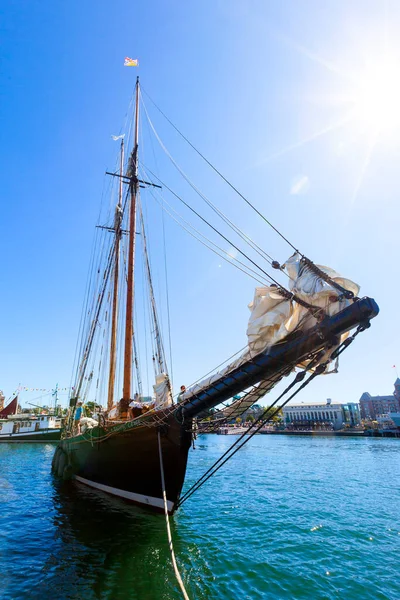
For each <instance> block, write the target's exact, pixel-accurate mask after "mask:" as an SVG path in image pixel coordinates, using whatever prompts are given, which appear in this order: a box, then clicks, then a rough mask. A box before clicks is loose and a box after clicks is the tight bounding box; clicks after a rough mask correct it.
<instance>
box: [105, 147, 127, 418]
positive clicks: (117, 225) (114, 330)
mask: <svg viewBox="0 0 400 600" xmlns="http://www.w3.org/2000/svg"><path fill="white" fill-rule="evenodd" d="M119 174H120V178H119V194H118V204H117V206H116V209H115V221H114V230H115V263H114V285H113V301H112V317H111V343H110V374H109V378H108V400H107V410H108V411H110V410H111V408H112V405H113V403H114V386H115V371H116V366H117V334H118V316H117V315H118V283H119V256H120V245H121V223H122V186H123V180H122V177H123V174H124V139H123V138H122V140H121V158H120V169H119Z"/></svg>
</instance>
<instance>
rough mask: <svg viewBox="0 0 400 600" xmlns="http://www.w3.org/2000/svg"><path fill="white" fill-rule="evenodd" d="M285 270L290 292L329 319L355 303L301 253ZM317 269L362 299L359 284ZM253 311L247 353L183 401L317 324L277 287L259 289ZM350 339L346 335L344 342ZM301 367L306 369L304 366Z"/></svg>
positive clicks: (287, 264)
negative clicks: (283, 296)
mask: <svg viewBox="0 0 400 600" xmlns="http://www.w3.org/2000/svg"><path fill="white" fill-rule="evenodd" d="M283 266H284V268H285V270H286V273H287V274H288V276H289V289H290V291H291V292H293V294H296V296H298V297H299V298H300V299H301V300H304V301H306V302H307V303H308V304H311V305H312V306H314V307H316V308H323V309H324V311H325V313H326V314H327V315H329V316H333V315H334V314H336V313H338V312H340V311H341V310H343V309H344V308H346V306H348V305H349V304H350V303H351V300H348V299H346V298H344V297H343V295H342V293H341V291H340V290H338V289H336V288H335V287H334V286H332V285H331V284H329V283H327V282H325V281H324V280H323V279H322V278H321V277H320V276H319V275H318V274H317V273H315V272H314V271H313V270H312V269H311V268H310V267H309V266H307V265H306V264H304V262H301V256H300V255H299V254H298V253H295V254H293V255H292V256H291V257H290V258H289V259H288V260H287V261H286V263H285V265H283ZM316 266H317V267H318V268H319V269H320V270H321V271H324V272H325V273H326V274H327V275H329V277H330V278H331V279H332V280H333V281H334V282H335V283H337V284H339V285H340V286H342V287H343V288H345V289H346V290H349V291H351V292H353V294H354V296H357V295H358V293H359V291H360V288H359V286H358V285H357V284H356V283H354V282H353V281H351V280H350V279H346V278H344V277H342V276H341V275H339V274H338V273H336V271H334V270H333V269H330V268H329V267H325V266H322V265H316ZM249 309H250V313H251V314H250V317H249V322H248V327H247V340H248V347H247V349H246V350H245V351H244V352H243V354H241V355H240V356H239V358H237V359H236V360H235V361H233V362H231V363H229V364H228V365H227V366H226V367H225V368H224V369H222V370H221V371H218V372H217V373H214V374H213V375H212V376H211V377H207V378H206V379H204V380H203V381H201V382H200V383H198V384H196V385H194V386H192V387H190V388H189V389H188V390H187V392H186V393H185V394H184V395H183V396H181V398H182V399H183V400H186V399H188V398H190V397H191V396H192V395H193V394H196V393H198V392H200V391H201V390H202V389H204V388H206V387H209V386H210V385H211V384H212V383H214V382H215V381H217V380H218V379H220V378H221V377H222V376H223V375H226V374H227V373H229V372H230V371H233V370H234V369H236V368H238V367H239V366H240V365H242V364H243V363H245V362H246V361H248V360H249V359H250V358H252V357H254V356H255V355H256V354H259V353H260V352H265V351H266V350H267V349H268V348H269V347H270V346H273V345H274V344H276V343H278V342H280V341H282V340H284V339H285V338H286V337H287V336H288V335H289V334H290V333H292V332H293V331H294V330H295V329H296V328H300V329H301V330H302V331H306V330H307V329H310V328H311V327H313V326H314V325H315V324H316V322H317V321H316V318H315V317H314V316H313V315H312V314H311V313H310V311H309V310H308V309H307V308H306V307H304V306H301V305H300V304H298V303H297V302H296V301H294V300H289V299H286V298H282V296H281V295H280V294H279V291H278V287H277V286H276V285H271V286H265V287H258V288H256V289H255V293H254V298H253V301H252V302H251V303H250V304H249ZM347 335H348V334H345V336H343V339H344V337H347ZM332 351H333V348H331V349H330V350H329V351H328V354H330V353H332ZM326 358H327V356H326V357H324V360H325V359H326ZM299 366H304V363H303V364H302V365H299ZM266 391H268V390H266Z"/></svg>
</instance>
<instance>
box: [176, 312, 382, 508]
mask: <svg viewBox="0 0 400 600" xmlns="http://www.w3.org/2000/svg"><path fill="white" fill-rule="evenodd" d="M369 327H370V322H369V321H367V322H365V323H361V324H360V325H359V326H358V327H357V329H356V331H355V332H354V333H353V335H352V336H350V337H349V338H347V339H346V340H344V341H343V342H342V343H341V344H340V345H339V346H338V347H337V348H336V350H334V352H332V354H331V356H330V357H329V359H328V360H327V361H326V362H324V363H321V364H318V362H319V360H321V358H322V357H323V355H324V353H325V351H324V350H320V351H318V352H317V354H316V356H315V357H314V359H312V361H311V362H310V363H309V364H308V365H307V367H306V368H305V369H304V370H303V371H301V372H299V373H297V375H296V377H295V379H294V381H292V383H291V384H289V386H288V387H287V388H286V389H285V390H284V391H283V392H282V394H281V395H280V396H279V397H278V398H277V399H276V400H275V401H274V402H273V403H272V405H271V406H269V407H268V408H267V409H266V410H265V411H264V413H262V415H260V417H258V418H257V419H256V421H254V423H252V425H251V426H250V427H249V429H248V431H250V430H251V429H254V431H252V433H251V434H248V433H247V432H246V433H244V434H242V435H241V436H240V437H239V438H238V439H237V440H236V442H234V444H232V446H230V447H229V448H228V450H227V451H226V452H225V453H224V454H223V455H222V456H221V457H220V458H219V459H217V460H216V461H215V463H214V464H213V465H212V466H211V467H210V468H209V469H208V470H207V471H206V472H205V473H204V474H203V475H202V476H201V477H200V478H199V479H198V480H197V482H195V483H194V484H193V485H192V486H191V487H190V488H189V490H187V492H185V494H184V495H183V496H182V498H180V500H179V501H178V504H177V506H181V504H183V502H185V501H186V500H187V499H188V498H189V497H190V496H192V494H194V492H196V491H197V490H198V489H199V488H200V487H201V486H202V485H203V484H204V483H205V482H206V481H207V480H208V479H210V477H212V475H215V473H216V472H217V471H218V470H219V469H220V468H221V467H222V466H223V465H224V464H225V463H226V462H227V461H228V460H229V459H230V458H232V457H233V456H234V454H236V452H238V451H239V450H240V449H241V448H242V447H243V446H244V445H245V444H247V442H248V441H249V440H250V439H251V438H252V437H253V436H254V435H255V434H256V433H258V431H259V430H260V429H261V428H262V427H263V425H264V424H265V422H266V421H269V420H270V419H272V418H273V417H275V416H276V415H277V414H278V413H279V411H280V410H282V408H283V407H284V406H286V404H288V402H290V400H292V399H293V398H294V397H295V396H296V395H297V394H298V393H299V392H300V391H301V390H303V389H304V388H305V387H306V386H307V385H308V384H309V383H310V382H311V381H312V380H313V379H315V377H317V376H318V375H321V374H322V373H324V372H325V371H326V368H327V366H328V364H329V362H331V361H332V360H335V359H336V358H337V357H338V356H339V355H340V354H341V353H342V352H344V350H346V348H348V347H349V345H350V344H351V343H352V342H353V341H354V340H355V338H356V337H357V336H358V335H359V334H360V333H361V332H363V331H365V330H366V329H368V328H369ZM315 364H316V365H317V366H315V371H314V372H313V373H312V374H311V375H310V377H309V378H308V379H307V381H305V382H304V383H302V384H301V385H300V387H299V388H298V389H297V390H296V391H295V392H294V393H293V394H291V396H289V398H288V399H287V400H285V402H283V403H282V404H281V405H280V406H279V407H278V408H277V409H276V410H274V411H273V413H272V414H268V413H269V412H270V410H271V408H273V407H274V406H276V404H277V402H279V401H280V400H281V399H282V397H283V396H284V395H285V394H287V393H288V392H289V391H290V389H291V388H292V387H294V385H296V383H299V382H301V381H302V380H303V379H304V377H305V376H306V373H307V371H309V370H310V369H312V368H314V365H315ZM258 423H260V424H259V425H258ZM256 425H257V427H256ZM245 436H248V437H247V438H246V439H245V440H244V441H242V440H243V438H244V437H245ZM241 441H242V443H240V442H241ZM235 446H236V448H235Z"/></svg>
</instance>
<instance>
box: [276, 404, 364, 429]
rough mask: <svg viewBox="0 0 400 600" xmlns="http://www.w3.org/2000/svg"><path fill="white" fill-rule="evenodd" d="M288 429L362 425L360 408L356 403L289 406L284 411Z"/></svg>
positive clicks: (336, 427) (337, 427)
mask: <svg viewBox="0 0 400 600" xmlns="http://www.w3.org/2000/svg"><path fill="white" fill-rule="evenodd" d="M282 412H283V420H284V423H285V425H286V427H290V428H294V429H302V428H304V429H321V428H324V429H325V428H330V429H334V430H338V429H343V428H344V427H346V426H349V427H357V426H358V425H361V417H360V408H359V405H358V404H357V403H355V402H348V403H347V404H332V400H331V399H330V398H328V399H327V401H326V403H325V404H288V405H287V406H285V407H284V408H283V409H282Z"/></svg>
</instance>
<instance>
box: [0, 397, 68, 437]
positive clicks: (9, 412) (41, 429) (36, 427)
mask: <svg viewBox="0 0 400 600" xmlns="http://www.w3.org/2000/svg"><path fill="white" fill-rule="evenodd" d="M17 410H18V396H16V397H15V398H14V399H13V400H11V402H10V403H9V404H8V405H7V406H6V407H5V408H4V409H3V410H2V411H0V442H9V443H10V442H58V441H59V440H60V438H61V419H60V418H58V417H55V416H53V415H33V414H29V415H27V414H23V413H17Z"/></svg>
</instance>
